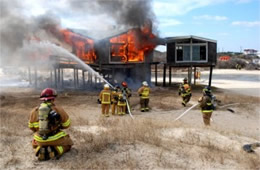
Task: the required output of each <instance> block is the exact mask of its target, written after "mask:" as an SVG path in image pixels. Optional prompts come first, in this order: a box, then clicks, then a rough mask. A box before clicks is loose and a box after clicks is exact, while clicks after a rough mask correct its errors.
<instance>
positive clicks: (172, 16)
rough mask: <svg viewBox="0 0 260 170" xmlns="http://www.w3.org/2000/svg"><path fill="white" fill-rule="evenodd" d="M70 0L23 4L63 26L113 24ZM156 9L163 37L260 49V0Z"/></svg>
mask: <svg viewBox="0 0 260 170" xmlns="http://www.w3.org/2000/svg"><path fill="white" fill-rule="evenodd" d="M66 1H67V0H55V1H54V0H24V1H23V2H22V3H23V5H24V7H25V8H24V11H25V15H32V16H37V15H40V14H44V13H45V12H46V11H51V12H53V13H54V14H55V15H58V16H59V17H60V18H61V24H62V26H63V27H68V28H81V29H90V30H91V29H94V30H97V29H99V28H101V29H103V28H105V27H109V25H110V26H111V25H113V21H112V22H111V18H109V16H106V15H105V14H102V12H101V13H100V15H99V16H96V15H95V16H93V15H92V16H89V14H85V13H77V12H76V11H73V12H71V11H70V9H69V7H68V5H67V4H68V3H67V2H66ZM152 8H153V11H154V13H155V15H156V20H157V24H158V30H159V35H160V36H161V37H168V36H184V35H196V36H202V37H206V38H211V39H214V40H217V41H218V51H236V52H239V51H240V50H241V49H242V50H243V49H245V48H253V49H257V50H258V51H260V0H153V1H152ZM100 21H101V22H100ZM158 49H160V50H165V48H161V47H159V48H158Z"/></svg>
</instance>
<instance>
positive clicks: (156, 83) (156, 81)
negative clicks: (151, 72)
mask: <svg viewBox="0 0 260 170" xmlns="http://www.w3.org/2000/svg"><path fill="white" fill-rule="evenodd" d="M157 71H158V70H157V64H155V85H156V86H157V85H158V80H157Z"/></svg>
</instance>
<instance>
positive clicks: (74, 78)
mask: <svg viewBox="0 0 260 170" xmlns="http://www.w3.org/2000/svg"><path fill="white" fill-rule="evenodd" d="M73 80H74V88H75V89H76V87H77V85H76V81H77V80H76V69H75V68H73Z"/></svg>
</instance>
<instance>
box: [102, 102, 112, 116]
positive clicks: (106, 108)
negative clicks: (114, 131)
mask: <svg viewBox="0 0 260 170" xmlns="http://www.w3.org/2000/svg"><path fill="white" fill-rule="evenodd" d="M101 107H102V114H103V115H104V116H109V108H110V104H102V106H101Z"/></svg>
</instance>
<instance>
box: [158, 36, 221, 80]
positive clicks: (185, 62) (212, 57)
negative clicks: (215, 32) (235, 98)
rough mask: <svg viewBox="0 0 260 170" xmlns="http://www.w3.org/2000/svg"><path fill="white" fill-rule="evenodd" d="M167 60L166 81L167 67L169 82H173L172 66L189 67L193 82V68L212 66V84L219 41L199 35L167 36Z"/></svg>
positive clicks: (165, 67)
mask: <svg viewBox="0 0 260 170" xmlns="http://www.w3.org/2000/svg"><path fill="white" fill-rule="evenodd" d="M166 49H167V62H166V63H165V65H164V82H163V84H164V85H166V83H165V77H166V69H167V67H169V84H171V68H172V67H186V68H189V74H188V77H189V81H190V82H191V74H192V68H194V72H196V67H210V77H209V85H211V78H212V69H213V67H214V66H215V65H216V64H217V41H215V40H212V39H208V38H203V37H198V36H193V35H190V36H178V37H168V38H166Z"/></svg>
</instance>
